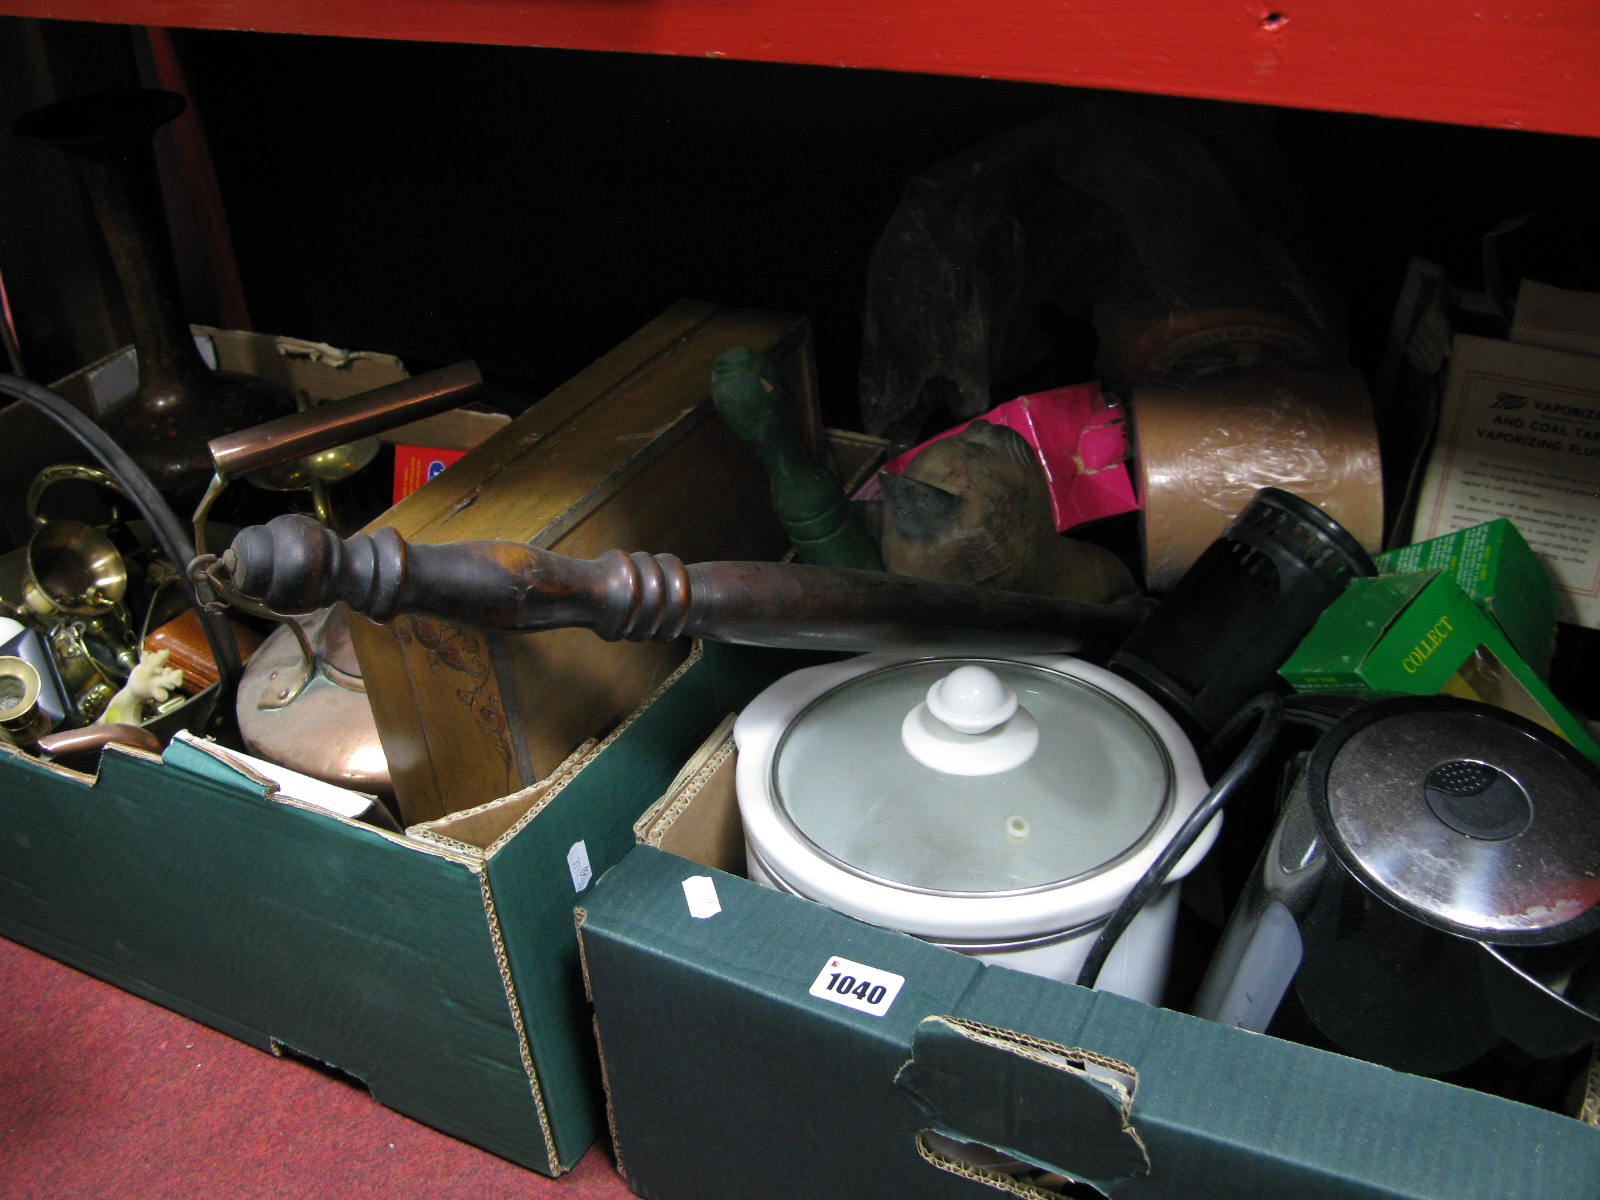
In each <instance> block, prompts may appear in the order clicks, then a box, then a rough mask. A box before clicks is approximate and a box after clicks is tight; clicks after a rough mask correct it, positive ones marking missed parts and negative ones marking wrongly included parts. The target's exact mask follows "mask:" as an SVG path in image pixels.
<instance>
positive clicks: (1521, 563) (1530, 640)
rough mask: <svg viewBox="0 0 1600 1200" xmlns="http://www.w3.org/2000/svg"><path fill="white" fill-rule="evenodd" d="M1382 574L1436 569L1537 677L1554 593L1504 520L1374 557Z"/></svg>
mask: <svg viewBox="0 0 1600 1200" xmlns="http://www.w3.org/2000/svg"><path fill="white" fill-rule="evenodd" d="M1376 562H1377V565H1378V570H1379V571H1380V572H1383V573H1384V574H1394V575H1406V574H1412V573H1414V572H1417V571H1433V570H1439V571H1443V572H1445V573H1446V574H1448V575H1449V576H1450V577H1451V578H1452V579H1454V580H1455V581H1456V583H1457V584H1459V585H1460V587H1461V590H1462V591H1464V592H1465V593H1466V594H1467V595H1468V596H1469V597H1471V598H1472V600H1473V601H1474V602H1476V603H1477V605H1478V606H1479V607H1480V608H1482V609H1483V610H1484V611H1485V612H1487V613H1488V614H1489V615H1490V616H1491V617H1493V618H1494V619H1495V621H1496V622H1498V623H1499V625H1500V628H1501V629H1502V630H1504V631H1505V634H1506V636H1507V637H1508V638H1510V639H1511V644H1512V645H1513V646H1515V647H1516V648H1517V650H1518V651H1519V652H1520V653H1521V655H1522V657H1523V660H1524V661H1525V662H1527V664H1528V665H1529V666H1530V667H1532V668H1533V669H1534V670H1535V671H1537V672H1538V673H1539V675H1540V677H1541V678H1544V677H1546V675H1547V673H1548V671H1549V669H1550V656H1551V654H1552V653H1554V650H1555V638H1556V592H1555V585H1554V583H1553V582H1552V581H1551V579H1550V573H1549V571H1547V570H1546V569H1545V565H1544V563H1543V562H1541V561H1540V560H1539V556H1538V555H1537V554H1536V553H1535V552H1534V550H1533V547H1531V546H1530V545H1528V543H1527V540H1526V539H1525V538H1524V537H1523V536H1522V534H1521V532H1520V531H1519V530H1518V529H1517V527H1516V526H1515V525H1514V524H1512V522H1511V521H1510V520H1508V519H1506V518H1504V517H1502V518H1500V519H1499V520H1497V521H1486V522H1484V523H1483V524H1481V525H1472V526H1469V527H1468V528H1466V529H1458V530H1456V531H1455V532H1454V533H1446V534H1442V535H1441V536H1439V537H1435V538H1428V539H1427V540H1426V541H1422V542H1416V543H1414V544H1412V545H1410V546H1402V547H1400V548H1399V549H1396V550H1390V551H1387V552H1385V553H1383V554H1380V555H1378V556H1377V559H1376Z"/></svg>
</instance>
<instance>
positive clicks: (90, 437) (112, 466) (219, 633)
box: [0, 374, 244, 719]
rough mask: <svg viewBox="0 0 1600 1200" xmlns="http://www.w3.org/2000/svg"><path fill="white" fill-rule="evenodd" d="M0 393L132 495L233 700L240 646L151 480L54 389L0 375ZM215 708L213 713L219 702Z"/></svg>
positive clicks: (220, 689) (222, 690)
mask: <svg viewBox="0 0 1600 1200" xmlns="http://www.w3.org/2000/svg"><path fill="white" fill-rule="evenodd" d="M0 393H4V394H5V395H8V396H10V397H12V398H14V399H17V400H21V401H23V402H24V403H26V404H29V405H31V406H32V407H34V408H36V409H38V410H39V411H40V412H42V413H44V415H45V416H46V417H48V418H50V420H52V421H53V422H55V423H56V424H57V425H59V426H61V427H62V428H63V429H65V430H66V431H67V432H68V433H70V434H71V435H72V436H73V437H74V438H76V439H77V440H78V442H79V443H80V444H82V445H83V447H84V448H85V449H87V450H88V451H89V452H90V453H91V454H93V455H94V456H95V458H96V460H97V461H98V462H99V464H100V466H101V467H102V468H104V469H105V471H106V473H107V474H108V475H110V476H111V477H112V478H113V479H114V480H116V482H117V483H118V485H120V486H121V487H122V489H123V491H125V492H126V493H127V494H128V497H129V499H131V500H132V501H133V503H134V505H135V506H136V507H137V508H138V509H139V512H140V515H141V516H143V517H144V519H145V521H146V522H148V523H149V525H150V529H151V531H152V532H153V533H154V534H155V538H156V541H157V542H158V543H159V544H160V546H161V551H162V553H163V554H165V555H166V556H167V558H168V559H169V560H170V561H171V562H172V563H173V565H174V566H176V567H177V568H178V570H179V571H180V572H182V574H183V580H184V586H185V588H186V589H187V590H188V593H189V602H190V603H191V604H193V605H194V610H195V615H196V616H197V617H198V618H199V620H200V628H201V631H202V632H203V633H204V634H205V638H206V642H207V643H208V644H209V645H210V647H211V654H212V657H213V658H214V659H215V661H216V664H217V674H218V683H217V685H216V691H215V696H221V697H226V696H230V695H232V693H233V689H234V688H235V687H236V686H237V684H238V680H239V676H240V675H241V674H242V673H243V670H244V663H243V661H242V659H241V658H240V655H239V647H238V644H237V643H236V642H235V641H234V640H233V634H232V631H231V630H230V629H229V628H228V625H227V623H226V621H225V620H224V618H223V617H222V615H221V613H220V611H219V609H220V603H219V601H218V598H217V597H216V596H215V594H214V593H212V591H211V588H210V586H209V585H208V584H206V583H205V582H204V581H203V580H196V579H193V578H191V577H190V575H189V573H188V571H187V567H188V564H189V563H190V562H192V561H193V560H194V558H195V548H194V543H193V541H192V539H191V538H190V536H189V533H188V531H187V530H186V529H185V527H184V525H183V523H182V522H181V521H180V520H179V519H178V516H177V514H176V513H174V512H173V511H172V507H171V506H170V505H169V504H168V503H167V501H166V499H165V497H163V496H162V495H161V493H160V492H159V491H157V490H156V487H155V484H153V483H152V482H151V481H150V477H149V476H148V475H146V474H145V473H144V471H142V470H141V469H140V468H139V466H138V464H136V463H135V462H134V461H133V459H132V458H130V457H129V456H128V453H127V451H125V450H124V449H123V448H122V447H121V446H119V445H117V443H116V442H115V441H114V440H112V438H111V436H110V435H109V434H108V433H106V431H105V430H104V429H102V428H101V427H100V426H99V425H97V424H96V423H95V422H94V421H93V420H92V419H91V418H90V417H88V416H87V415H85V414H84V413H83V412H81V411H79V410H78V409H77V408H75V407H73V406H72V405H71V404H69V403H68V402H67V401H66V400H64V399H63V398H62V397H61V396H59V395H57V394H56V393H55V392H52V391H51V390H50V389H49V388H46V387H42V386H40V385H39V384H37V383H33V382H32V381H30V380H27V379H21V378H18V377H17V376H15V375H5V374H0ZM212 704H213V710H212V711H213V712H214V711H215V707H214V706H215V697H214V698H213V701H212ZM210 715H211V714H208V718H207V719H209V717H210Z"/></svg>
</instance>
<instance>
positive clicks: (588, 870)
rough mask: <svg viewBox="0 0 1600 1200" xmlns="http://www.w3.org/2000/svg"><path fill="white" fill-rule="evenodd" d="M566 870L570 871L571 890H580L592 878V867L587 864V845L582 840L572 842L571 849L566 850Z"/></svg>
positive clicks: (586, 885)
mask: <svg viewBox="0 0 1600 1200" xmlns="http://www.w3.org/2000/svg"><path fill="white" fill-rule="evenodd" d="M567 870H569V871H571V872H572V890H573V891H575V892H581V891H583V889H584V888H586V887H588V886H589V881H590V880H591V879H593V878H594V868H593V867H592V866H590V865H589V847H587V846H585V845H584V844H583V843H582V842H573V843H572V849H570V850H568V851H567Z"/></svg>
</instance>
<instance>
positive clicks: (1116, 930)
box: [1078, 692, 1283, 988]
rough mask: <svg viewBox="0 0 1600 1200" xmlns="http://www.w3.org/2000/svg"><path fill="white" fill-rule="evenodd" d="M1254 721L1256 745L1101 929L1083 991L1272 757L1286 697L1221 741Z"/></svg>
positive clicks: (1250, 714)
mask: <svg viewBox="0 0 1600 1200" xmlns="http://www.w3.org/2000/svg"><path fill="white" fill-rule="evenodd" d="M1252 718H1253V719H1255V721H1256V727H1255V731H1254V732H1253V733H1252V734H1251V735H1250V740H1249V741H1248V742H1246V743H1245V745H1244V747H1243V748H1242V749H1241V750H1240V751H1239V753H1238V754H1237V755H1235V756H1234V759H1233V761H1232V762H1231V763H1229V764H1228V766H1227V769H1226V770H1224V771H1223V772H1222V774H1221V775H1219V776H1218V777H1217V782H1216V783H1214V784H1212V786H1211V790H1210V791H1209V792H1207V793H1206V794H1205V797H1204V798H1203V799H1202V800H1201V801H1200V803H1199V804H1198V805H1196V806H1195V809H1194V811H1193V812H1191V813H1190V814H1189V816H1188V819H1186V820H1185V821H1184V823H1183V824H1182V825H1181V826H1179V828H1178V832H1177V833H1175V834H1174V835H1173V836H1172V838H1171V840H1169V841H1168V842H1167V844H1166V846H1164V847H1163V848H1162V850H1161V853H1160V854H1158V855H1157V856H1156V858H1155V861H1154V862H1152V863H1151V864H1150V866H1149V867H1147V868H1146V869H1145V872H1144V874H1143V875H1141V876H1140V877H1139V880H1138V882H1137V883H1135V884H1134V885H1133V888H1132V889H1131V890H1130V891H1129V892H1128V894H1127V895H1126V896H1124V897H1123V899H1122V903H1120V904H1119V905H1117V907H1116V908H1115V909H1114V910H1112V913H1111V915H1110V916H1109V917H1108V918H1106V923H1105V924H1104V925H1102V926H1101V927H1100V932H1099V933H1098V934H1097V935H1096V936H1095V939H1094V944H1093V945H1091V946H1090V947H1089V955H1088V957H1087V958H1085V959H1084V962H1083V966H1082V967H1081V968H1080V969H1079V971H1078V985H1079V986H1080V987H1086V988H1092V987H1094V985H1095V984H1096V983H1097V982H1099V979H1100V971H1101V969H1102V968H1103V967H1104V966H1105V963H1106V959H1107V958H1109V957H1110V956H1111V951H1112V949H1113V948H1114V947H1115V946H1116V944H1117V940H1118V939H1119V938H1120V937H1121V936H1122V934H1123V933H1124V932H1125V931H1126V930H1127V928H1128V926H1129V925H1131V924H1132V923H1133V919H1134V918H1135V917H1137V916H1138V915H1139V913H1140V912H1141V911H1142V910H1143V908H1144V906H1145V905H1146V904H1148V903H1149V902H1150V897H1152V896H1153V895H1155V893H1156V892H1157V891H1158V890H1159V889H1160V888H1161V886H1162V884H1164V883H1166V881H1167V876H1168V875H1170V874H1171V873H1172V868H1173V867H1175V866H1177V864H1178V861H1179V860H1180V859H1182V858H1183V856H1184V855H1185V854H1187V853H1188V852H1189V847H1190V846H1192V845H1194V843H1195V840H1196V839H1197V838H1198V837H1199V836H1200V834H1201V832H1202V831H1204V829H1205V827H1206V826H1207V825H1209V824H1211V821H1212V820H1213V818H1215V817H1216V816H1217V814H1218V813H1220V812H1221V811H1222V807H1223V805H1225V804H1226V803H1227V802H1228V799H1229V797H1230V796H1231V795H1232V794H1233V792H1234V790H1235V789H1236V788H1238V787H1239V785H1240V784H1242V783H1243V782H1244V781H1245V780H1247V779H1248V778H1249V777H1250V776H1251V775H1252V774H1253V773H1254V772H1255V770H1256V768H1257V767H1259V766H1260V765H1261V763H1262V760H1263V759H1265V758H1266V756H1267V752H1268V751H1269V750H1271V749H1272V746H1273V743H1274V742H1276V741H1277V737H1278V730H1279V728H1280V726H1281V725H1282V722H1283V700H1282V698H1281V697H1279V696H1278V695H1277V694H1276V693H1275V692H1262V693H1261V694H1259V695H1257V696H1254V697H1252V698H1251V699H1249V700H1247V701H1246V702H1245V703H1244V705H1243V706H1242V707H1241V708H1240V709H1239V711H1238V712H1237V713H1235V714H1234V716H1233V718H1232V719H1231V720H1230V721H1229V722H1228V724H1227V725H1226V726H1225V727H1224V728H1223V730H1222V731H1221V732H1220V733H1219V734H1218V735H1217V738H1216V741H1217V742H1218V743H1220V744H1223V745H1226V744H1227V742H1228V741H1229V740H1231V739H1232V738H1233V737H1234V736H1235V735H1236V733H1237V731H1238V729H1239V728H1240V727H1241V726H1242V725H1243V724H1244V723H1245V722H1247V721H1249V720H1251V719H1252Z"/></svg>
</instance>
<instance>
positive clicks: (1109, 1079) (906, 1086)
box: [895, 1016, 1150, 1184]
mask: <svg viewBox="0 0 1600 1200" xmlns="http://www.w3.org/2000/svg"><path fill="white" fill-rule="evenodd" d="M895 1085H896V1086H897V1087H898V1088H900V1089H901V1091H903V1092H906V1093H907V1094H908V1095H910V1096H911V1097H912V1099H913V1101H914V1102H915V1103H916V1104H917V1105H918V1107H919V1108H921V1109H922V1110H923V1111H924V1112H925V1113H926V1114H927V1118H928V1121H929V1124H930V1127H931V1128H932V1129H933V1130H934V1131H935V1132H937V1133H939V1134H942V1135H944V1137H946V1138H951V1139H954V1140H955V1141H957V1142H962V1143H978V1144H980V1145H981V1146H983V1147H987V1148H991V1149H993V1150H998V1151H1003V1152H1004V1153H1005V1154H1008V1155H1012V1156H1014V1157H1016V1158H1018V1159H1021V1160H1023V1161H1025V1162H1026V1163H1028V1164H1030V1165H1032V1166H1036V1167H1045V1168H1048V1169H1049V1170H1052V1171H1055V1172H1058V1173H1060V1174H1062V1175H1065V1176H1067V1177H1068V1178H1071V1179H1076V1180H1080V1181H1082V1182H1085V1183H1090V1184H1106V1183H1110V1182H1112V1181H1115V1180H1120V1179H1128V1178H1131V1177H1133V1176H1137V1175H1147V1174H1149V1172H1150V1159H1149V1155H1148V1154H1147V1153H1146V1150H1145V1146H1144V1142H1143V1141H1142V1140H1141V1139H1140V1137H1139V1133H1138V1131H1137V1130H1136V1129H1135V1128H1134V1127H1133V1125H1132V1124H1131V1123H1130V1119H1129V1118H1130V1114H1131V1111H1132V1107H1133V1095H1134V1090H1135V1088H1136V1087H1137V1086H1138V1072H1137V1071H1135V1070H1134V1069H1133V1067H1131V1066H1129V1065H1128V1064H1127V1063H1123V1062H1119V1061H1117V1060H1115V1059H1111V1058H1107V1057H1105V1056H1104V1055H1100V1054H1096V1053H1094V1052H1092V1051H1087V1050H1081V1049H1074V1048H1072V1047H1068V1046H1061V1045H1057V1044H1056V1043H1054V1042H1048V1041H1045V1040H1043V1039H1040V1038H1036V1037H1030V1036H1028V1035H1026V1034H1020V1033H1015V1032H1012V1031H1011V1030H1006V1029H997V1028H994V1027H992V1026H987V1025H981V1024H978V1023H977V1022H973V1021H967V1020H963V1019H961V1018H957V1017H947V1016H931V1017H928V1018H926V1019H925V1020H924V1021H923V1022H922V1023H921V1025H920V1026H918V1028H917V1033H916V1036H915V1038H914V1039H913V1041H912V1056H911V1058H910V1060H909V1061H908V1062H907V1063H906V1064H905V1066H903V1067H902V1068H901V1069H900V1072H899V1074H898V1075H897V1076H896V1078H895ZM932 1156H933V1158H934V1161H935V1163H936V1165H947V1166H948V1167H949V1168H950V1169H961V1168H962V1167H963V1166H965V1165H966V1164H965V1163H963V1161H962V1160H961V1159H958V1158H955V1157H952V1156H951V1155H950V1153H949V1152H944V1153H941V1152H940V1151H939V1150H938V1149H935V1150H934V1151H933V1155H932ZM941 1157H942V1158H944V1159H945V1162H944V1163H940V1162H939V1159H940V1158H941ZM963 1173H965V1172H963Z"/></svg>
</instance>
